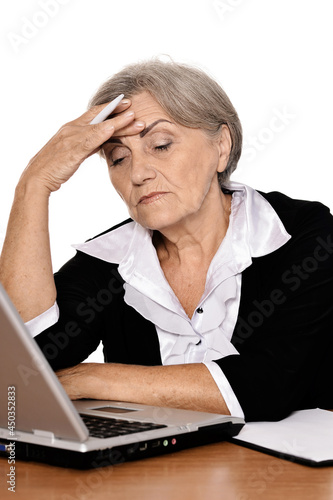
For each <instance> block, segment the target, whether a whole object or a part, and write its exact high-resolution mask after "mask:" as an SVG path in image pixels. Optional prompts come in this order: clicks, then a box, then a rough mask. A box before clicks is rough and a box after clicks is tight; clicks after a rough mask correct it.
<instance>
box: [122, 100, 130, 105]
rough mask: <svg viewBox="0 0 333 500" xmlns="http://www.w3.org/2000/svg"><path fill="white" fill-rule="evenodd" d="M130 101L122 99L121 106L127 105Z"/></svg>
mask: <svg viewBox="0 0 333 500" xmlns="http://www.w3.org/2000/svg"><path fill="white" fill-rule="evenodd" d="M130 102H131V101H130V100H129V99H123V100H122V101H121V104H129V103H130Z"/></svg>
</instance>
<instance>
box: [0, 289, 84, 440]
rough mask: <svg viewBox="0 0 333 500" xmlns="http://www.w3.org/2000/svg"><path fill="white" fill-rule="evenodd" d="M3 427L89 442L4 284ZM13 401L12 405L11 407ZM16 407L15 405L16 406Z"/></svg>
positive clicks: (0, 308)
mask: <svg viewBox="0 0 333 500" xmlns="http://www.w3.org/2000/svg"><path fill="white" fill-rule="evenodd" d="M0 355H1V362H0V427H2V428H5V429H8V423H9V422H8V415H9V413H8V412H9V410H11V411H13V409H14V411H15V429H16V431H17V434H19V431H26V432H32V433H34V434H36V435H43V434H44V433H45V434H46V435H47V434H48V433H52V434H53V435H54V436H55V437H59V438H63V439H69V440H74V441H81V442H83V441H85V440H86V439H87V438H88V430H87V428H86V426H85V425H84V424H83V422H82V420H81V418H80V417H79V415H78V413H77V411H76V410H75V408H74V406H73V404H72V402H71V400H70V399H69V397H68V396H67V394H66V392H65V390H64V389H63V387H62V385H61V384H60V382H59V380H58V378H57V376H56V375H55V373H54V372H53V370H52V369H51V367H50V365H49V364H48V362H47V360H46V358H45V357H44V355H43V353H42V352H41V350H40V348H39V347H38V345H37V344H36V342H35V341H34V340H33V339H32V337H31V336H30V333H29V332H28V331H27V329H26V327H25V325H24V323H23V322H22V320H21V318H20V316H19V314H18V313H17V311H16V309H15V307H14V306H13V304H12V303H11V301H10V299H9V297H8V295H7V294H6V292H5V290H4V288H3V287H2V285H1V284H0ZM9 401H10V405H9V406H8V403H9ZM13 403H14V405H13Z"/></svg>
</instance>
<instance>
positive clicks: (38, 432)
mask: <svg viewBox="0 0 333 500" xmlns="http://www.w3.org/2000/svg"><path fill="white" fill-rule="evenodd" d="M32 432H33V433H34V435H35V436H39V437H43V438H48V439H52V440H53V439H55V435H54V434H53V432H50V431H41V430H39V429H33V431H32Z"/></svg>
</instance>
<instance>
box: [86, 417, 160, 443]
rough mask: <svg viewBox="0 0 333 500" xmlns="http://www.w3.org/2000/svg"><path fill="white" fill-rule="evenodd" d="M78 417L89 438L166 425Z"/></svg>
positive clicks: (119, 434) (153, 428) (113, 435)
mask: <svg viewBox="0 0 333 500" xmlns="http://www.w3.org/2000/svg"><path fill="white" fill-rule="evenodd" d="M80 416H81V418H82V420H83V422H84V423H85V424H86V426H87V428H88V430H89V434H90V436H91V437H97V438H103V439H105V438H109V437H116V436H123V435H125V434H134V433H135V432H144V431H151V430H155V429H162V428H163V427H167V426H166V425H160V424H154V423H151V422H138V421H132V422H130V421H128V420H121V419H120V418H104V417H96V416H92V415H80Z"/></svg>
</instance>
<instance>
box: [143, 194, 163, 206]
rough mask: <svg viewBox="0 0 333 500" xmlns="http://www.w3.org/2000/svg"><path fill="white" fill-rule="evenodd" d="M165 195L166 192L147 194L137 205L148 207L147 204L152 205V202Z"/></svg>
mask: <svg viewBox="0 0 333 500" xmlns="http://www.w3.org/2000/svg"><path fill="white" fill-rule="evenodd" d="M165 194H166V191H155V192H153V193H149V194H147V195H146V196H141V198H140V199H139V203H138V205H148V204H149V203H154V201H157V200H159V199H160V198H162V196H164V195H165Z"/></svg>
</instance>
